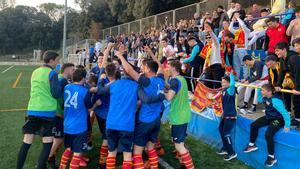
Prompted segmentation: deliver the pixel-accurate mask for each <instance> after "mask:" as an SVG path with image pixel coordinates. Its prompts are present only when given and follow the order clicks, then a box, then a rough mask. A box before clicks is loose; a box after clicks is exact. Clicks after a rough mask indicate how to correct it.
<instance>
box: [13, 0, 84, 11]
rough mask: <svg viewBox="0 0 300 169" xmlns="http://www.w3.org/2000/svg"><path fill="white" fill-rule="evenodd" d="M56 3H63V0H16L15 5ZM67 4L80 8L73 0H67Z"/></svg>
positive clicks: (36, 5) (35, 5) (34, 5)
mask: <svg viewBox="0 0 300 169" xmlns="http://www.w3.org/2000/svg"><path fill="white" fill-rule="evenodd" d="M49 2H51V3H56V4H64V3H65V0H16V5H26V6H33V7H38V6H39V5H40V4H42V3H49ZM68 6H69V7H72V8H75V9H78V10H79V9H80V7H79V6H78V5H75V3H74V0H68Z"/></svg>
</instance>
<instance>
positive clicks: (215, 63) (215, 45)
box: [201, 22, 224, 89]
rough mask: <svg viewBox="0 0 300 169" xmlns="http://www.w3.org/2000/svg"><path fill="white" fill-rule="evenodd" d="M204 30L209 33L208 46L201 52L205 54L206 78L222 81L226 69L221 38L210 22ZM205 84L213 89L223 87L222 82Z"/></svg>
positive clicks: (207, 37)
mask: <svg viewBox="0 0 300 169" xmlns="http://www.w3.org/2000/svg"><path fill="white" fill-rule="evenodd" d="M204 31H205V32H206V33H207V35H206V46H205V47H204V48H203V49H202V50H205V51H202V52H201V53H202V54H204V55H205V63H204V70H203V72H204V77H205V79H210V80H217V81H221V79H222V77H223V76H224V69H223V68H222V58H221V54H220V43H219V40H218V38H217V36H216V35H215V34H214V32H213V30H212V25H211V24H210V23H208V22H207V23H205V24H204ZM205 85H206V86H208V87H210V88H213V89H216V88H220V87H221V84H220V83H211V82H205Z"/></svg>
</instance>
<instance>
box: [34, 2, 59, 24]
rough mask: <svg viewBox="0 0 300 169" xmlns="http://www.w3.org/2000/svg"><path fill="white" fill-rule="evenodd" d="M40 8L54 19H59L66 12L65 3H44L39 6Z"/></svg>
mask: <svg viewBox="0 0 300 169" xmlns="http://www.w3.org/2000/svg"><path fill="white" fill-rule="evenodd" d="M39 8H40V10H41V11H42V12H44V13H46V14H47V15H48V16H49V17H50V18H51V19H52V20H54V21H58V20H59V19H60V18H61V17H62V16H63V12H64V5H58V4H55V3H43V4H41V5H40V6H39Z"/></svg>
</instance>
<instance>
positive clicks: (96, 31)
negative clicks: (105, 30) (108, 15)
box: [90, 21, 102, 39]
mask: <svg viewBox="0 0 300 169" xmlns="http://www.w3.org/2000/svg"><path fill="white" fill-rule="evenodd" d="M101 27H102V24H101V23H99V22H95V21H92V22H91V29H90V30H91V31H90V32H91V38H92V39H100V34H101Z"/></svg>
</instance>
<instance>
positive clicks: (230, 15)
mask: <svg viewBox="0 0 300 169" xmlns="http://www.w3.org/2000/svg"><path fill="white" fill-rule="evenodd" d="M235 3H236V2H235V1H232V2H231V3H230V9H229V10H228V11H227V15H228V17H229V18H231V17H232V14H233V12H235V11H236V9H235Z"/></svg>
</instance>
